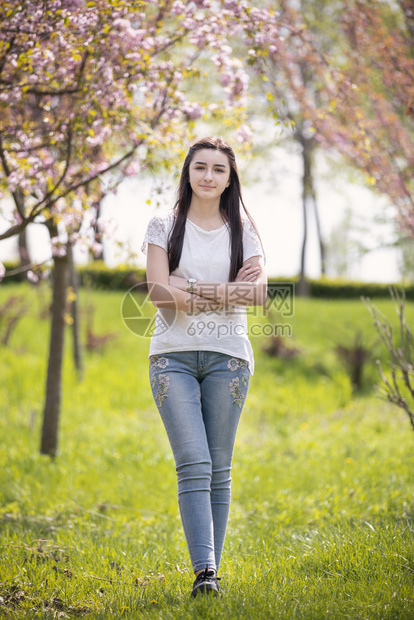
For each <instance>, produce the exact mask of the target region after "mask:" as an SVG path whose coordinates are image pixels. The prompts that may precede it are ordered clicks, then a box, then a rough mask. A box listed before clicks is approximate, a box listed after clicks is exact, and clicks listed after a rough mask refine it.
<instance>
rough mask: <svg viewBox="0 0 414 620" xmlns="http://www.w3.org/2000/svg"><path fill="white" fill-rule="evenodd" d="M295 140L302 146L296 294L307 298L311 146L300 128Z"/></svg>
mask: <svg viewBox="0 0 414 620" xmlns="http://www.w3.org/2000/svg"><path fill="white" fill-rule="evenodd" d="M297 139H298V141H299V142H300V144H301V145H302V162H303V176H302V214H303V238H302V249H301V256H300V273H299V283H298V290H297V294H298V295H299V296H300V297H309V282H308V281H307V280H306V275H305V264H306V245H307V241H308V210H309V207H308V205H309V203H310V201H311V198H312V168H311V144H310V141H309V140H307V139H306V138H305V137H304V135H303V133H302V132H301V130H300V128H297Z"/></svg>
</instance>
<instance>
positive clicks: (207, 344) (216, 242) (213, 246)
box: [142, 213, 263, 374]
mask: <svg viewBox="0 0 414 620" xmlns="http://www.w3.org/2000/svg"><path fill="white" fill-rule="evenodd" d="M173 225H174V214H173V213H170V214H168V215H167V216H165V217H159V216H158V217H157V216H156V217H153V218H152V219H151V220H150V222H149V224H148V228H147V232H146V233H145V237H144V242H143V245H142V251H143V252H144V253H146V251H147V244H148V243H153V244H155V245H158V246H160V247H162V248H164V250H166V251H167V243H168V235H169V233H170V230H171V228H172V227H173ZM230 255H231V247H230V234H229V227H228V224H223V226H221V227H220V228H217V229H216V230H210V231H207V230H203V229H202V228H200V227H199V226H197V225H196V224H194V223H193V222H191V221H190V220H189V219H187V222H186V227H185V234H184V243H183V249H182V254H181V259H180V264H179V266H178V268H177V269H176V270H175V271H174V272H173V274H172V275H176V276H180V277H182V278H186V279H188V278H196V280H200V281H203V282H212V283H214V282H216V283H221V282H228V281H229V270H230ZM252 256H263V250H262V246H261V243H260V240H259V238H258V235H257V233H256V231H255V229H254V227H253V226H252V224H251V222H250V221H249V220H248V219H245V220H243V262H244V261H245V260H247V259H248V258H251V257H252ZM189 294H190V293H189ZM155 325H156V327H155V330H154V333H153V335H152V337H151V344H150V350H149V355H160V354H162V353H169V352H173V351H218V352H220V353H226V354H227V355H231V356H233V357H238V358H240V359H243V360H246V361H247V362H248V366H249V370H250V373H251V374H253V372H254V358H253V350H252V346H251V344H250V341H249V338H248V330H247V316H246V307H245V306H233V305H232V306H228V307H226V308H221V309H220V310H214V311H211V310H210V311H206V312H202V311H197V312H191V313H190V312H186V311H184V310H177V311H175V310H172V309H165V308H159V309H158V311H157V315H156V318H155Z"/></svg>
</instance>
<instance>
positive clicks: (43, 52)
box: [0, 0, 248, 456]
mask: <svg viewBox="0 0 414 620" xmlns="http://www.w3.org/2000/svg"><path fill="white" fill-rule="evenodd" d="M213 9H214V10H213ZM244 15H245V18H246V19H248V17H247V14H246V13H244ZM240 24H241V22H240V13H239V11H238V7H237V3H235V2H232V1H230V2H229V1H221V2H213V1H212V0H197V1H194V2H181V1H180V0H91V1H87V0H53V1H52V0H44V1H43V2H42V3H39V2H36V1H35V0H23V1H22V2H17V1H16V0H4V1H3V2H2V12H1V15H0V31H1V35H2V36H1V39H0V164H1V172H0V192H1V195H2V196H3V197H11V198H12V201H13V205H14V213H13V216H12V220H11V221H10V225H9V226H8V228H7V229H6V230H4V231H3V232H2V233H1V234H0V241H1V240H2V239H6V238H9V237H11V236H13V235H16V234H19V233H20V232H21V231H22V230H23V229H25V228H26V227H27V226H28V225H29V224H30V223H33V222H34V223H41V224H44V225H45V226H47V229H48V231H49V233H50V238H51V241H52V247H53V260H54V270H53V284H54V286H53V303H52V325H51V340H50V349H49V364H48V373H47V385H46V399H45V408H44V416H43V429H42V440H41V452H42V453H45V454H49V455H51V456H54V455H55V454H56V452H57V445H58V423H59V414H60V401H61V367H62V357H63V350H64V346H63V345H64V326H65V318H64V314H65V304H66V291H67V271H68V257H67V252H66V249H65V246H66V244H67V243H68V242H69V243H74V242H75V241H76V240H77V239H78V238H79V234H80V233H81V231H82V224H83V222H84V220H85V214H86V212H87V210H88V209H89V208H90V206H91V205H92V204H94V203H96V201H97V200H99V198H100V196H101V192H102V184H101V180H102V179H103V178H106V175H107V174H108V173H110V172H111V171H115V170H116V171H117V174H118V177H119V174H121V175H122V174H128V173H130V174H132V173H135V172H136V171H137V169H138V168H139V166H140V165H142V164H143V163H145V161H146V160H147V158H148V157H149V156H151V155H152V154H153V153H154V152H155V151H157V150H159V151H160V152H162V153H164V154H165V152H166V151H167V150H168V149H169V150H170V151H172V152H173V153H175V154H178V153H179V152H180V150H181V148H182V143H183V142H184V141H185V132H186V129H187V128H188V123H189V122H190V121H191V120H194V119H196V118H199V117H201V116H203V115H208V114H210V115H222V114H223V110H224V111H226V112H227V114H228V113H229V111H230V110H231V115H232V120H233V122H235V124H236V126H237V118H238V115H239V113H240V112H241V110H242V104H243V96H244V94H245V91H246V87H247V77H246V74H245V72H244V70H243V67H242V64H241V62H240V60H239V59H238V58H237V57H236V56H235V55H234V54H233V50H232V48H231V46H229V45H228V38H229V37H232V36H237V33H238V29H240V27H241V25H240ZM206 68H209V72H208V74H206ZM195 79H197V80H204V81H205V82H206V84H208V87H209V88H213V87H214V88H215V99H216V100H215V102H214V104H213V105H211V104H209V105H207V104H205V103H203V101H197V100H192V99H191V84H192V83H194V80H195ZM214 85H215V86H214ZM0 267H1V266H0ZM0 275H2V274H0Z"/></svg>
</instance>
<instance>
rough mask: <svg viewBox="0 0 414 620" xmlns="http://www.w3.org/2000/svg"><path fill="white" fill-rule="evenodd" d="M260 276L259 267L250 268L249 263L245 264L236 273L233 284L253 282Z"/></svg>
mask: <svg viewBox="0 0 414 620" xmlns="http://www.w3.org/2000/svg"><path fill="white" fill-rule="evenodd" d="M259 274H260V268H259V267H252V264H251V263H246V264H245V265H243V267H241V268H240V269H239V271H238V272H237V276H236V280H235V282H255V280H257V278H258V277H259Z"/></svg>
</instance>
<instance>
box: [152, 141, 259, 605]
mask: <svg viewBox="0 0 414 620" xmlns="http://www.w3.org/2000/svg"><path fill="white" fill-rule="evenodd" d="M241 207H243V209H244V213H245V218H243V219H242V217H241V212H240V211H241ZM143 250H144V251H147V280H148V285H149V291H150V296H151V300H152V302H153V303H154V305H155V306H157V308H158V312H157V316H156V329H155V331H154V334H153V336H152V339H151V345H150V351H149V361H150V381H151V388H152V392H153V395H154V399H155V402H156V404H157V407H158V409H159V412H160V414H161V418H162V420H163V423H164V425H165V428H166V431H167V434H168V438H169V441H170V444H171V448H172V451H173V454H174V459H175V464H176V469H177V478H178V500H179V507H180V514H181V520H182V523H183V528H184V533H185V536H186V540H187V545H188V549H189V553H190V558H191V563H192V567H193V570H194V573H195V575H196V580H195V582H194V585H193V589H192V593H191V595H192V596H193V597H195V596H197V594H198V593H200V592H212V593H213V594H215V595H217V593H218V590H219V584H218V577H217V571H218V568H219V565H220V559H221V554H222V549H223V543H224V538H225V533H226V527H227V521H228V515H229V508H230V481H231V477H230V470H231V462H232V456H233V447H234V441H235V437H236V430H237V425H238V422H239V418H240V414H241V411H242V408H243V404H244V401H245V399H246V395H247V391H248V388H249V381H250V375H251V374H253V370H254V360H253V353H252V347H251V345H250V342H249V339H248V333H247V318H246V306H254V305H263V304H264V302H265V300H266V292H267V278H266V275H265V272H264V268H263V250H262V246H261V243H260V240H259V237H258V234H257V232H256V229H255V226H254V224H253V222H252V220H251V218H250V216H249V214H248V212H247V210H246V208H245V206H244V203H243V201H242V196H241V189H240V181H239V176H238V172H237V166H236V160H235V156H234V153H233V150H232V149H231V147H230V146H229V145H228V144H227V143H226V142H224V140H222V139H221V138H205V139H202V140H199V141H198V142H196V143H195V144H194V145H193V146H192V147H191V148H190V150H189V152H188V155H187V157H186V159H185V162H184V166H183V169H182V173H181V178H180V184H179V188H178V199H177V202H176V204H175V207H174V211H173V212H172V213H171V214H169V215H167V216H166V217H163V218H162V217H154V218H153V219H152V220H151V221H150V223H149V225H148V229H147V232H146V235H145V239H144V245H143Z"/></svg>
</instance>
